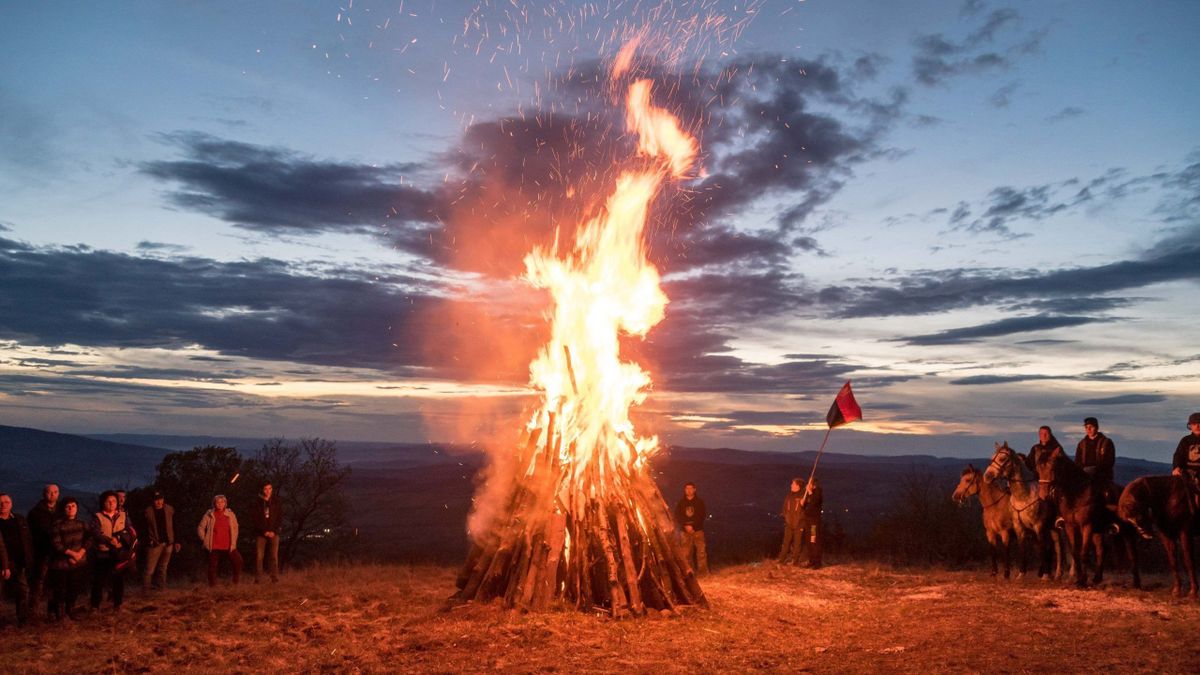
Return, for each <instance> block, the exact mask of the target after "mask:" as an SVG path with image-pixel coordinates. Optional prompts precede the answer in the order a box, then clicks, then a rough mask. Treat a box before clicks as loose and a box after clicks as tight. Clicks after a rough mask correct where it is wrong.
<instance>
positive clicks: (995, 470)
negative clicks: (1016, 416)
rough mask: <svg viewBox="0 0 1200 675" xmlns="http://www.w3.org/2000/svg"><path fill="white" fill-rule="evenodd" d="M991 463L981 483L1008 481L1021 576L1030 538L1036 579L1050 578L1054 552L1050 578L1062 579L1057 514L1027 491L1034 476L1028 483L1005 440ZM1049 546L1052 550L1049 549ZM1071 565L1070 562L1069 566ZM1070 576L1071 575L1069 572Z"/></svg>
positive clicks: (1014, 453) (1034, 490)
mask: <svg viewBox="0 0 1200 675" xmlns="http://www.w3.org/2000/svg"><path fill="white" fill-rule="evenodd" d="M995 446H996V450H995V452H994V453H993V454H992V461H991V463H990V464H988V468H987V470H986V471H984V472H983V480H984V481H985V482H987V483H992V482H994V481H996V480H999V479H1004V480H1006V481H1007V482H1008V491H1009V507H1010V508H1011V509H1012V518H1013V527H1014V528H1015V529H1016V533H1017V541H1018V542H1019V543H1020V544H1021V549H1022V550H1021V573H1022V574H1024V573H1025V542H1026V540H1027V538H1032V539H1033V541H1034V544H1035V545H1036V548H1037V555H1038V576H1039V577H1042V578H1046V579H1049V578H1051V572H1050V556H1049V553H1050V551H1051V550H1053V552H1054V559H1055V565H1054V576H1053V578H1055V579H1060V578H1062V573H1063V557H1064V551H1063V544H1062V533H1061V532H1059V530H1058V528H1056V527H1054V518H1055V516H1056V515H1057V514H1056V512H1055V509H1054V503H1053V502H1052V501H1050V500H1048V499H1042V498H1041V497H1039V496H1038V491H1037V490H1036V489H1031V488H1030V485H1031V483H1032V484H1033V485H1036V484H1037V476H1033V477H1032V478H1031V479H1030V480H1026V478H1025V468H1024V466H1023V465H1024V462H1022V461H1021V458H1020V456H1019V455H1018V454H1017V453H1016V451H1014V450H1013V449H1012V448H1010V447H1008V441H1005V442H1004V444H1003V445H1001V444H1000V443H996V444H995ZM1049 547H1052V548H1049ZM1073 565H1074V563H1072V566H1073ZM1072 573H1074V572H1073V571H1072Z"/></svg>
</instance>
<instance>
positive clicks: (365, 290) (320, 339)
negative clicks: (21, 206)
mask: <svg viewBox="0 0 1200 675" xmlns="http://www.w3.org/2000/svg"><path fill="white" fill-rule="evenodd" d="M432 292H433V289H432V288H431V287H430V286H429V285H428V283H427V282H424V281H418V280H415V279H408V280H405V281H404V282H403V283H390V284H389V283H378V282H375V281H374V280H372V279H370V278H368V277H366V276H365V275H364V274H362V273H358V272H354V271H346V270H343V271H340V272H338V271H334V272H330V273H329V274H328V275H327V276H305V275H302V274H299V273H297V272H296V271H295V270H294V269H292V268H290V267H289V266H288V265H286V264H284V263H282V262H279V261H275V260H270V259H259V260H252V261H242V262H219V261H214V260H209V259H204V258H194V257H184V258H163V257H154V258H145V257H138V256H132V255H125V254H120V253H113V252H107V251H94V250H90V249H84V248H32V247H29V246H24V245H20V246H16V247H0V336H3V337H4V338H11V339H14V340H18V341H20V342H22V343H24V344H31V345H45V346H55V345H62V344H79V345H88V346H102V347H165V348H181V347H186V346H191V345H199V346H201V347H204V348H207V349H211V350H213V351H216V352H221V353H223V354H225V355H239V356H246V357H253V358H263V359H273V360H293V361H299V362H306V363H312V364H322V365H344V366H369V367H376V368H393V369H394V368H402V367H405V366H412V365H414V364H417V363H419V362H420V358H419V352H418V350H416V349H415V348H414V347H413V346H412V345H411V344H409V341H408V336H406V335H405V334H404V332H403V327H404V326H405V325H406V319H407V318H409V317H411V316H412V315H413V314H414V312H415V311H416V309H417V308H418V307H421V306H422V305H424V304H427V303H437V302H443V301H442V300H439V299H438V298H436V297H434V295H433V293H432Z"/></svg>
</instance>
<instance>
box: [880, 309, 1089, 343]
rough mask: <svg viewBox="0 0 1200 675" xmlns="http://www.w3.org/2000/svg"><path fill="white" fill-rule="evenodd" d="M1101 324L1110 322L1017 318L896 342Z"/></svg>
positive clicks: (977, 338)
mask: <svg viewBox="0 0 1200 675" xmlns="http://www.w3.org/2000/svg"><path fill="white" fill-rule="evenodd" d="M1100 321H1108V319H1099V318H1094V317H1087V316H1054V315H1045V314H1041V315H1036V316H1017V317H1010V318H1007V319H1000V320H999V321H993V322H991V323H985V324H980V325H978V326H967V327H965V328H952V329H950V330H944V331H940V332H938V333H930V334H928V335H917V336H913V337H906V338H897V339H896V340H895V341H896V342H903V343H905V344H909V345H953V344H963V343H968V342H978V341H980V340H983V339H986V338H991V337H1003V336H1006V335H1015V334H1017V333H1030V332H1037V331H1043V330H1053V329H1056V328H1069V327H1072V326H1082V325H1085V324H1089V323H1097V322H1100Z"/></svg>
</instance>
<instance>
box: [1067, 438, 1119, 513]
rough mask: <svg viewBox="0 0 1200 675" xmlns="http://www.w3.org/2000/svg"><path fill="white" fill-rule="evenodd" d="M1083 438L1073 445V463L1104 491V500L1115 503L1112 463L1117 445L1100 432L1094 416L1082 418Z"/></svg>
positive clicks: (1114, 459) (1115, 491) (1093, 483)
mask: <svg viewBox="0 0 1200 675" xmlns="http://www.w3.org/2000/svg"><path fill="white" fill-rule="evenodd" d="M1083 433H1084V436H1083V438H1081V439H1079V445H1077V446H1075V464H1077V465H1078V466H1079V468H1081V469H1083V472H1084V473H1086V474H1087V475H1088V476H1090V477H1091V479H1092V485H1095V486H1096V487H1098V488H1100V489H1102V490H1103V491H1104V501H1105V503H1108V504H1116V503H1117V498H1118V497H1119V496H1120V495H1119V494H1118V492H1117V488H1116V485H1115V484H1114V483H1113V465H1114V464H1115V463H1116V461H1117V446H1115V445H1113V442H1112V439H1111V438H1109V437H1108V436H1105V435H1104V434H1102V433H1100V422H1099V421H1098V420H1097V419H1096V418H1095V417H1088V418H1086V419H1084V420H1083Z"/></svg>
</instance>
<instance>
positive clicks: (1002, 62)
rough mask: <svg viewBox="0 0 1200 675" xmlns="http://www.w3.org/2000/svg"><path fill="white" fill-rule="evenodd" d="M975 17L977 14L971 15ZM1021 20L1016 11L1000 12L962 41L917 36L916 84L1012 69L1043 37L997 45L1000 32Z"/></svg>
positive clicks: (1003, 10)
mask: <svg viewBox="0 0 1200 675" xmlns="http://www.w3.org/2000/svg"><path fill="white" fill-rule="evenodd" d="M967 14H968V15H969V16H971V17H974V16H975V15H976V12H968V13H967ZM1020 21H1021V17H1020V15H1019V14H1018V13H1017V12H1016V10H1013V9H997V10H994V11H992V12H991V13H990V14H988V15H987V16H986V17H985V18H984V19H983V22H982V23H981V24H979V25H978V26H977V27H975V28H974V29H973V30H972V31H971V32H970V33H968V34H967V36H966V37H965V38H963V39H962V40H961V41H956V40H953V39H951V38H948V37H946V35H945V34H943V33H929V34H924V35H920V36H918V37H917V38H916V39H915V40H914V41H913V45H914V46H915V48H916V52H915V53H914V54H913V60H912V68H913V74H914V76H915V77H916V79H917V81H918V82H920V83H921V84H924V85H926V86H934V85H938V84H941V83H943V82H945V81H946V80H947V79H950V78H952V77H956V76H959V75H970V74H976V73H984V72H989V71H994V70H1002V69H1006V68H1009V67H1011V66H1012V64H1013V59H1014V57H1016V56H1019V55H1020V54H1022V53H1027V52H1029V51H1032V50H1035V49H1037V47H1038V44H1039V43H1040V40H1041V36H1040V35H1038V34H1031V35H1028V36H1023V37H1022V39H1021V40H1019V41H1018V42H1016V43H1012V44H1009V45H1008V46H1006V47H998V46H996V44H995V43H996V42H997V40H996V36H997V34H998V33H1001V32H1004V31H1007V30H1010V29H1012V28H1014V27H1015V26H1016V25H1018V24H1019V23H1020Z"/></svg>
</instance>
